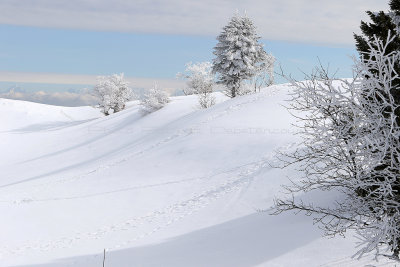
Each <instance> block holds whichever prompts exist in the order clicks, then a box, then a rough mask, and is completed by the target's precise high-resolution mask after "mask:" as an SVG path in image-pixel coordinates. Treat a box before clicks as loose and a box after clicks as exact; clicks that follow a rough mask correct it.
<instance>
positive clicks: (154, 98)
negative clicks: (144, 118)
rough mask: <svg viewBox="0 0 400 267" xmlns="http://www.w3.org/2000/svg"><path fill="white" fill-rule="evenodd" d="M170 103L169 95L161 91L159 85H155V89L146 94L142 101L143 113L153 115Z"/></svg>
mask: <svg viewBox="0 0 400 267" xmlns="http://www.w3.org/2000/svg"><path fill="white" fill-rule="evenodd" d="M168 102H169V97H168V95H167V93H166V92H165V91H164V90H162V89H159V88H158V86H157V84H156V83H155V84H154V87H153V88H150V89H149V90H148V92H147V93H145V94H144V97H143V99H142V100H141V101H140V105H141V106H142V112H143V113H151V112H154V111H156V110H159V109H160V108H162V107H164V106H165V105H166V104H167V103H168Z"/></svg>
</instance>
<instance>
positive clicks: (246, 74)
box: [213, 14, 267, 97]
mask: <svg viewBox="0 0 400 267" xmlns="http://www.w3.org/2000/svg"><path fill="white" fill-rule="evenodd" d="M259 39H260V37H259V36H258V35H257V33H256V28H255V26H254V24H253V22H252V21H251V20H250V19H249V18H248V17H247V16H240V15H239V14H236V15H235V16H233V17H232V18H231V20H230V21H229V23H228V25H226V26H225V27H224V28H223V30H222V32H221V34H220V35H219V36H218V37H217V40H218V43H217V45H216V46H215V47H214V52H213V53H214V55H215V56H216V58H215V59H214V61H213V72H214V73H217V74H219V75H218V83H220V84H223V85H225V86H226V88H227V91H226V94H227V95H228V96H230V97H235V96H237V95H238V94H240V91H239V89H240V86H241V84H242V82H243V81H244V80H248V79H251V78H252V77H254V75H256V73H257V72H258V71H259V69H260V66H261V65H262V64H263V63H265V60H266V59H267V53H266V52H265V51H264V49H263V45H262V44H260V43H259V42H258V41H259Z"/></svg>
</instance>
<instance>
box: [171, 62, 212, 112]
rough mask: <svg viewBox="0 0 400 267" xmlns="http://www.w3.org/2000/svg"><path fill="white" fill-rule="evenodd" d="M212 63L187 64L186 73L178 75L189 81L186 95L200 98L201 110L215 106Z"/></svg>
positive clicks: (185, 91)
mask: <svg viewBox="0 0 400 267" xmlns="http://www.w3.org/2000/svg"><path fill="white" fill-rule="evenodd" d="M211 68H212V65H211V63H210V62H201V63H197V64H193V63H191V62H190V63H188V64H186V71H185V73H178V75H177V76H178V77H180V78H183V79H186V80H187V88H186V89H185V90H184V93H185V94H186V95H189V94H195V95H197V96H198V97H199V105H200V107H201V108H209V107H211V106H212V105H214V104H215V97H214V96H213V95H212V93H213V87H214V75H213V74H212V69H211Z"/></svg>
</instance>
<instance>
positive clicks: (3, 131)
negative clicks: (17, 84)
mask: <svg viewBox="0 0 400 267" xmlns="http://www.w3.org/2000/svg"><path fill="white" fill-rule="evenodd" d="M287 93H288V86H287V85H276V86H272V87H268V88H264V89H263V90H262V91H261V92H260V93H257V94H253V95H247V96H241V97H237V98H235V99H227V98H226V97H225V96H223V95H222V94H219V93H216V96H217V104H216V105H215V106H213V107H211V108H209V109H205V110H199V109H198V107H197V105H198V103H197V102H198V100H197V97H196V96H182V97H175V98H171V102H170V103H168V104H167V105H166V106H165V107H164V108H162V109H160V110H158V111H156V112H154V113H151V114H148V115H143V113H142V112H140V107H139V105H138V103H137V102H134V103H131V104H130V105H129V108H128V109H126V110H124V111H122V112H119V113H116V114H112V115H110V116H107V117H104V116H102V114H101V113H100V111H98V110H96V109H94V108H92V107H69V108H66V107H57V106H49V105H42V104H36V103H29V102H24V101H16V100H6V99H0V122H1V125H0V147H1V151H2V153H1V154H0V178H1V179H0V214H2V216H1V220H0V266H41V267H50V266H54V267H55V266H57V267H61V266H77V267H99V266H102V264H103V250H104V249H105V250H106V254H105V255H106V258H105V266H107V267H125V266H126V267H134V266H174V267H176V266H182V267H186V266H229V267H231V266H233V267H234V266H325V267H327V266H394V264H393V263H391V262H389V261H388V260H385V259H380V261H378V262H376V261H373V260H372V256H366V257H364V258H362V259H360V260H356V259H352V258H351V256H352V255H353V254H354V253H355V252H356V251H357V249H356V248H355V242H356V238H355V237H354V236H353V235H354V234H353V233H347V235H346V238H342V237H337V238H333V239H328V238H325V237H323V236H322V234H323V233H322V232H321V231H320V230H319V229H318V228H317V227H316V226H315V225H313V221H312V218H310V217H307V216H304V215H295V214H292V213H286V214H282V215H279V216H273V215H270V212H269V209H270V207H271V206H272V205H273V200H274V198H275V197H276V196H281V195H282V193H281V192H282V188H281V185H282V184H287V183H288V182H289V180H288V178H287V177H288V176H289V177H291V178H294V179H296V178H298V177H299V176H300V175H299V174H296V172H295V171H293V170H290V169H285V170H282V169H276V168H272V167H271V166H270V164H271V163H272V164H273V163H274V162H275V159H274V155H275V150H276V149H291V148H292V146H293V144H294V143H295V142H297V141H298V139H297V138H298V137H297V136H296V135H294V132H295V129H294V128H293V127H292V126H291V123H293V122H294V119H293V117H292V116H291V115H290V114H289V113H288V112H287V111H286V109H285V108H284V107H283V106H282V105H283V104H285V101H284V100H285V99H287V98H288V95H287ZM313 197H315V198H316V199H317V200H318V201H329V200H328V199H327V196H326V194H324V193H321V194H314V195H313ZM260 210H263V212H260ZM369 264H371V265H369Z"/></svg>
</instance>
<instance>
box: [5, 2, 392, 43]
mask: <svg viewBox="0 0 400 267" xmlns="http://www.w3.org/2000/svg"><path fill="white" fill-rule="evenodd" d="M386 9H387V1H382V0H337V1H321V0H270V1H265V0H254V1H238V0H234V1H229V0H222V1H211V0H203V1H194V0H191V1H188V0H170V1H162V0H156V1H146V0H136V1H126V0H125V1H124V0H114V1H106V0H98V1H92V0H59V1H53V0H35V1H32V0H18V1H15V0H3V1H1V2H0V23H3V24H12V25H25V26H37V27H54V28H71V29H87V30H99V31H124V32H142V33H163V34H192V35H209V36H210V35H211V36H215V35H216V34H218V32H219V31H220V29H221V27H222V26H223V25H224V24H225V23H226V21H227V20H228V18H229V17H230V16H232V14H233V13H234V12H235V10H246V12H247V14H249V16H250V17H251V18H253V19H254V21H255V23H256V25H257V26H258V28H259V32H260V34H261V35H262V37H263V38H264V39H275V40H286V41H300V42H313V43H325V44H326V43H329V44H352V43H353V42H354V41H353V38H352V33H353V32H357V31H358V27H359V24H360V20H362V19H364V20H365V19H367V16H366V15H365V11H366V10H372V11H377V10H386ZM49 25H50V26H49Z"/></svg>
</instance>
